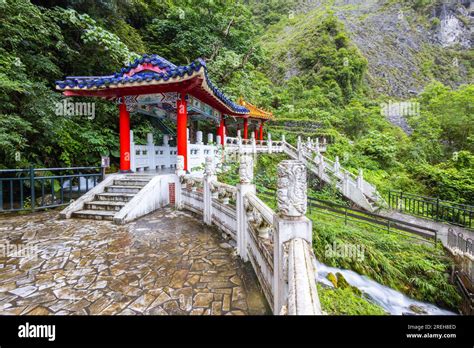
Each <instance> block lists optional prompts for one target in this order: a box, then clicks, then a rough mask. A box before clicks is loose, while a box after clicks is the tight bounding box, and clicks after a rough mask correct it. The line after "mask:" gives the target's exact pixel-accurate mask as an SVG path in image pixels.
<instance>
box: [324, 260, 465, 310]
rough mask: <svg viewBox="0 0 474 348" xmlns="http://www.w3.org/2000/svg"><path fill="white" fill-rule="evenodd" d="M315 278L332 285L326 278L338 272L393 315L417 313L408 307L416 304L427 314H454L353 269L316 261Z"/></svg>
mask: <svg viewBox="0 0 474 348" xmlns="http://www.w3.org/2000/svg"><path fill="white" fill-rule="evenodd" d="M316 267H317V268H316V269H317V278H316V280H317V281H318V282H320V283H323V284H325V285H328V286H331V287H333V284H332V283H331V282H330V281H329V280H328V279H327V278H326V276H327V275H328V274H329V273H333V274H334V275H335V274H336V273H337V272H339V273H341V274H342V276H343V277H344V278H345V279H346V280H347V282H348V283H349V284H350V285H352V286H355V287H356V288H358V289H359V290H360V291H362V292H363V293H365V294H366V295H367V297H368V298H369V299H370V301H372V302H373V303H375V304H377V305H379V306H381V307H382V308H383V309H385V310H386V311H387V312H388V313H390V314H394V315H401V314H419V313H416V312H414V311H413V310H412V309H410V306H416V307H417V308H420V309H422V310H423V311H424V312H426V314H427V315H456V313H453V312H450V311H447V310H444V309H441V308H438V307H436V306H435V305H433V304H431V303H426V302H420V301H417V300H413V299H411V298H409V297H408V296H405V295H403V294H402V293H401V292H398V291H396V290H393V289H391V288H389V287H387V286H384V285H381V284H379V283H377V282H376V281H374V280H372V279H370V278H369V277H366V276H363V275H360V274H358V273H356V272H354V271H350V270H345V269H340V268H335V267H329V266H326V265H324V264H322V263H320V262H317V265H316Z"/></svg>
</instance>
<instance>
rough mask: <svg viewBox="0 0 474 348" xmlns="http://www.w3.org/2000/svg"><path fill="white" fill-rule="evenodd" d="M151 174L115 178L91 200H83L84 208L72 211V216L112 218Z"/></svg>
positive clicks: (145, 182)
mask: <svg viewBox="0 0 474 348" xmlns="http://www.w3.org/2000/svg"><path fill="white" fill-rule="evenodd" d="M152 177H153V176H152V175H146V174H143V175H140V174H134V175H126V176H124V177H122V178H120V179H115V180H114V181H113V183H112V185H108V186H106V187H105V189H104V192H103V193H98V194H96V195H95V196H94V198H93V200H92V201H89V202H85V203H84V208H83V209H81V210H78V211H75V212H73V213H72V217H75V218H82V219H95V220H113V219H114V216H115V215H116V214H117V213H118V212H119V211H120V209H122V208H123V207H124V206H125V205H126V204H127V202H129V201H130V200H132V198H133V197H134V196H135V195H136V194H137V193H138V192H140V190H141V189H142V188H143V187H144V186H145V185H146V184H148V182H149V181H150V180H151V179H152Z"/></svg>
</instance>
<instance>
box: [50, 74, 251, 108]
mask: <svg viewBox="0 0 474 348" xmlns="http://www.w3.org/2000/svg"><path fill="white" fill-rule="evenodd" d="M61 82H63V83H62V84H63V85H64V84H65V83H64V82H65V81H61ZM213 88H214V89H215V90H217V89H216V88H215V87H211V86H210V85H209V83H208V78H207V73H206V70H205V67H204V66H201V67H200V68H199V69H198V70H197V71H196V70H194V71H193V72H192V74H189V73H185V74H184V75H183V76H179V75H178V76H174V77H169V78H166V79H165V78H161V79H159V80H156V79H152V78H151V79H145V80H144V81H133V82H132V81H130V80H126V79H123V80H122V81H119V82H117V83H110V84H108V85H101V86H90V87H89V86H84V87H82V88H81V87H79V86H77V85H76V86H72V87H71V86H67V85H66V86H64V87H62V86H61V83H56V89H57V90H60V91H62V92H63V94H64V95H65V96H68V97H70V96H83V97H99V98H104V99H115V98H119V97H123V96H128V95H143V94H153V93H166V92H185V93H188V94H190V95H192V96H193V97H195V98H197V99H199V100H201V101H202V102H204V103H206V104H208V105H209V106H211V107H213V108H214V109H216V110H218V111H219V112H221V113H222V114H227V115H232V116H241V117H242V116H245V115H246V114H248V110H247V109H246V108H245V107H239V108H242V110H236V109H234V108H232V106H230V105H228V104H226V103H225V102H224V101H222V100H221V98H219V97H218V96H217V95H216V94H215V93H214V91H213ZM217 93H219V94H221V95H222V96H223V94H222V92H220V91H218V90H217ZM236 106H237V105H236Z"/></svg>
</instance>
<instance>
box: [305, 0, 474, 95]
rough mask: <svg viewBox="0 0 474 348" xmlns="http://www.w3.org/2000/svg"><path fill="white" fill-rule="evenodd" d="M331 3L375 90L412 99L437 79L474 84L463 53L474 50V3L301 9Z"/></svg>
mask: <svg viewBox="0 0 474 348" xmlns="http://www.w3.org/2000/svg"><path fill="white" fill-rule="evenodd" d="M330 3H332V4H330ZM328 5H331V6H330V7H331V9H332V10H333V11H334V12H335V14H336V15H337V16H338V18H339V19H340V20H342V21H343V22H344V24H345V26H346V29H347V31H348V32H349V35H350V36H351V39H352V41H353V42H354V44H355V45H357V47H358V48H359V49H360V51H361V52H362V54H363V55H364V56H365V57H366V58H367V60H368V62H369V71H368V83H369V84H370V85H371V86H372V88H373V90H374V92H375V93H376V94H384V95H389V96H393V97H397V98H408V97H410V96H413V95H415V94H418V93H419V92H421V91H422V90H423V88H424V86H425V85H426V84H427V83H428V82H429V81H431V80H432V79H433V78H436V79H439V80H441V81H443V82H444V83H447V84H450V85H452V86H455V85H459V84H462V83H466V82H472V81H470V78H471V77H470V76H469V74H468V65H469V63H467V64H466V63H465V61H464V60H463V59H461V58H458V54H462V52H466V51H467V50H471V49H472V48H473V44H474V39H473V27H474V1H455V0H451V1H450V0H447V1H443V2H437V3H436V4H433V5H430V6H428V7H425V8H422V9H417V10H415V9H414V8H413V7H410V6H408V5H407V4H406V3H403V2H402V3H399V2H395V1H387V0H386V1H376V0H365V1H362V0H335V1H331V2H329V1H314V0H313V1H312V0H308V1H305V2H304V3H302V5H299V7H298V11H299V12H300V13H301V12H309V11H311V10H315V9H317V8H320V9H323V8H326V7H327V6H328Z"/></svg>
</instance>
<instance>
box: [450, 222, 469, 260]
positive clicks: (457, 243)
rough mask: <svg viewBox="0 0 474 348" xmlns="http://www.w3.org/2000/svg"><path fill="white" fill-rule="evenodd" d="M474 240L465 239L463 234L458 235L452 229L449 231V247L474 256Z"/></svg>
mask: <svg viewBox="0 0 474 348" xmlns="http://www.w3.org/2000/svg"><path fill="white" fill-rule="evenodd" d="M473 244H474V240H472V239H471V238H465V237H464V235H463V234H462V233H460V232H459V233H456V232H454V230H453V229H452V228H450V229H449V230H448V246H450V247H451V248H456V249H459V250H460V251H462V252H464V253H469V254H471V255H474V245H473Z"/></svg>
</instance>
